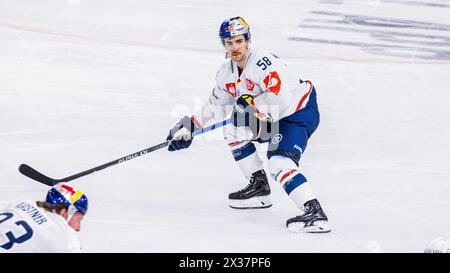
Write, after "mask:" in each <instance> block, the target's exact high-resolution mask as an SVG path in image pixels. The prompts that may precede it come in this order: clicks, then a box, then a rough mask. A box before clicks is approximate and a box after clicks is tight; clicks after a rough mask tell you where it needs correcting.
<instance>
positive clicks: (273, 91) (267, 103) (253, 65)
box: [197, 47, 312, 126]
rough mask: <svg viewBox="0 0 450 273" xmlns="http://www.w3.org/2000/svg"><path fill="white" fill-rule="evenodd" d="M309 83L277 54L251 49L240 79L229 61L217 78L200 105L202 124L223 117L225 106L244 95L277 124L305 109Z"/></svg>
mask: <svg viewBox="0 0 450 273" xmlns="http://www.w3.org/2000/svg"><path fill="white" fill-rule="evenodd" d="M311 90H312V84H311V83H310V82H309V81H306V82H303V81H301V80H300V79H299V77H298V75H295V74H291V72H290V71H289V69H288V68H287V66H286V64H285V63H284V62H283V61H282V60H281V59H280V58H278V57H277V56H276V55H274V54H271V53H268V52H266V51H264V50H257V49H254V48H252V47H250V48H249V51H248V53H247V56H246V62H245V64H244V69H243V71H242V73H241V75H240V76H239V73H238V67H237V64H236V63H235V62H234V61H232V60H228V61H227V62H225V63H224V64H223V65H222V66H221V67H220V69H219V71H218V72H217V75H216V86H215V87H214V88H213V90H212V92H211V94H210V96H209V98H208V100H207V102H206V103H205V104H204V105H203V109H202V114H201V115H198V116H197V118H200V117H201V123H202V125H203V126H206V125H209V123H211V121H213V120H215V119H219V117H218V116H217V113H220V114H221V117H220V118H223V117H224V114H225V115H226V113H225V112H229V111H227V110H224V109H228V108H226V106H230V105H233V104H234V103H235V101H236V99H237V98H239V97H240V96H242V95H244V94H248V95H251V96H253V97H254V104H255V105H254V106H255V107H256V108H257V110H258V111H259V112H261V113H262V114H264V115H266V116H267V117H268V119H269V120H271V121H278V120H280V119H282V118H284V117H287V116H289V115H291V114H293V113H295V112H297V111H299V110H301V109H303V108H304V107H305V105H306V104H307V103H308V100H309V95H310V94H311Z"/></svg>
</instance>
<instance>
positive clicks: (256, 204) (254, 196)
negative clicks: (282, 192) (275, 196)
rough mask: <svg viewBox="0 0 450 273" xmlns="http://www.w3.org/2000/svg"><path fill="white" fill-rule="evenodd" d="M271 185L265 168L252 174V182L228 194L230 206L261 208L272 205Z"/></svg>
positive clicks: (236, 207) (235, 207) (234, 207)
mask: <svg viewBox="0 0 450 273" xmlns="http://www.w3.org/2000/svg"><path fill="white" fill-rule="evenodd" d="M269 195H270V187H269V182H268V181H267V176H266V173H265V172H264V170H260V171H257V172H255V173H253V174H252V177H251V178H250V183H249V184H248V185H247V187H245V188H244V189H242V190H239V191H237V192H233V193H230V194H229V195H228V199H229V206H230V207H231V208H233V209H259V208H268V207H270V206H272V201H271V200H270V197H269Z"/></svg>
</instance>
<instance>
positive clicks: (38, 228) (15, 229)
mask: <svg viewBox="0 0 450 273" xmlns="http://www.w3.org/2000/svg"><path fill="white" fill-rule="evenodd" d="M80 250H81V245H80V241H79V239H78V236H77V234H76V231H75V230H73V229H72V228H71V227H70V226H69V225H68V224H67V221H66V220H65V219H64V218H63V217H62V216H60V215H57V214H56V213H52V212H47V211H45V210H44V209H42V208H39V207H38V206H37V205H36V202H32V201H28V200H25V201H17V202H11V203H10V204H9V205H8V206H7V207H6V208H5V209H3V210H1V211H0V252H27V253H42V252H46V253H47V252H79V251H80Z"/></svg>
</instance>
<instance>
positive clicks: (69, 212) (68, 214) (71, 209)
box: [67, 205, 78, 222]
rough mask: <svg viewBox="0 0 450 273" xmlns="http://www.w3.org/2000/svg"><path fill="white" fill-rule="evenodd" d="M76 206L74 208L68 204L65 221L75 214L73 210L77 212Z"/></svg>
mask: <svg viewBox="0 0 450 273" xmlns="http://www.w3.org/2000/svg"><path fill="white" fill-rule="evenodd" d="M77 211H78V210H77V208H75V206H74V205H70V206H69V208H68V209H67V222H69V221H70V219H72V217H73V215H74V214H75V212H77Z"/></svg>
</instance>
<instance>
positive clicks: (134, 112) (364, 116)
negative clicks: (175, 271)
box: [0, 0, 450, 252]
mask: <svg viewBox="0 0 450 273" xmlns="http://www.w3.org/2000/svg"><path fill="white" fill-rule="evenodd" d="M449 9H450V3H449V2H448V1H443V0H440V1H431V0H419V1H400V0H398V1H397V0H395V1H393V0H367V1H354V0H326V1H325V0H322V1H293V0H291V1H289V0H280V1H276V2H274V1H250V0H247V1H231V2H226V1H206V0H196V1H189V2H188V1H181V0H179V1H174V0H172V1H170V0H169V1H168V0H164V1H163V0H158V1H144V0H141V1H138V0H134V1H130V0H127V1H125V0H115V1H102V0H89V1H87V0H67V1H56V0H53V1H51V0H42V1H30V0H29V1H24V0H14V1H13V0H0V109H1V114H0V152H1V155H2V157H1V159H0V205H1V206H3V205H6V203H7V202H8V201H9V200H10V199H12V198H14V199H15V198H35V199H42V198H43V196H44V194H45V192H46V190H47V187H46V186H44V185H41V184H39V183H37V182H33V181H32V180H30V179H28V178H26V177H24V176H22V175H21V174H20V173H19V172H18V171H17V168H18V166H19V165H20V164H21V163H27V164H29V165H31V166H33V167H35V168H36V169H38V170H39V171H42V172H43V173H45V174H47V175H49V176H51V177H54V178H62V177H65V176H68V175H71V174H73V173H77V172H80V171H83V170H86V169H89V168H91V167H93V166H96V165H100V164H103V163H105V162H108V161H111V160H113V159H116V158H119V157H121V156H123V155H126V154H129V153H132V152H134V151H138V150H140V149H143V148H146V147H150V146H152V145H155V144H157V143H160V142H162V141H164V140H165V137H166V134H167V131H168V129H169V128H170V126H171V125H172V124H173V123H174V122H175V121H176V117H177V114H179V113H180V112H189V111H192V110H193V109H194V108H195V107H198V105H199V102H200V101H201V98H204V97H206V95H207V94H208V92H210V90H211V88H212V87H213V86H214V77H215V74H216V71H217V68H218V67H219V66H220V64H221V63H222V62H223V61H224V59H223V57H224V54H223V50H222V48H221V44H220V42H219V40H218V38H217V31H218V27H219V25H220V23H221V21H222V20H223V19H225V18H229V17H233V16H237V15H240V16H243V17H244V18H245V19H246V20H247V22H248V23H249V24H250V25H251V28H252V35H253V45H254V46H257V47H263V48H265V49H267V50H270V51H273V52H274V53H276V54H277V55H279V56H280V57H281V58H283V59H285V60H286V61H287V62H288V64H289V66H290V67H291V68H292V69H293V70H294V71H296V72H297V73H298V74H299V76H300V77H301V78H303V79H310V80H311V81H312V82H313V83H314V84H315V86H316V88H317V91H318V102H319V107H320V110H321V115H322V116H321V118H322V119H321V125H320V127H319V129H318V130H317V132H316V133H315V135H314V136H313V137H312V138H311V140H310V142H309V145H308V149H307V151H306V153H305V154H304V157H303V158H302V161H301V168H302V170H303V172H304V174H305V176H306V177H308V179H309V181H310V182H311V183H312V185H313V187H314V189H315V190H316V192H317V195H318V196H319V199H320V201H321V203H322V205H323V207H324V208H325V211H326V213H327V214H328V216H329V218H330V224H331V225H332V227H333V229H334V230H333V232H332V233H330V234H322V235H317V234H292V233H289V232H288V230H287V229H286V228H285V227H284V225H285V221H286V219H287V218H289V217H292V216H295V215H296V214H297V213H298V211H297V209H296V207H295V206H294V204H293V203H292V202H291V201H290V200H289V198H288V197H287V196H286V194H285V193H284V192H283V190H282V188H281V187H280V186H279V185H277V183H276V182H275V181H273V180H271V181H270V183H271V187H272V190H273V196H272V200H273V202H274V206H273V207H272V208H270V209H267V210H256V211H248V210H244V211H241V210H232V209H230V208H229V207H228V206H227V195H228V193H229V192H230V191H234V190H237V189H239V188H241V187H243V186H245V185H246V183H247V181H244V179H243V177H242V176H241V174H240V172H239V169H238V167H237V166H236V165H235V163H234V162H233V158H232V156H231V154H230V152H229V150H228V148H227V147H226V145H225V143H224V142H223V141H222V140H221V137H220V132H217V133H211V134H210V135H209V136H208V137H204V138H198V139H197V140H195V142H194V144H193V145H192V146H191V148H190V149H189V150H184V151H180V152H178V153H169V152H166V151H163V150H160V151H157V152H153V153H152V154H149V155H146V156H144V157H141V158H138V159H134V160H132V161H129V162H126V163H124V164H120V165H117V166H114V167H111V168H108V169H105V170H103V171H101V172H98V173H95V174H92V175H89V176H86V177H83V178H81V179H79V180H77V181H74V182H73V183H72V184H73V185H75V186H77V187H80V189H82V190H83V191H84V192H85V193H86V194H87V195H88V197H89V200H90V211H89V214H88V215H87V217H86V220H85V222H84V223H83V227H82V228H83V230H82V232H81V233H80V237H81V240H82V243H83V247H84V250H85V251H87V252H369V251H375V252H377V251H380V252H423V250H424V247H425V246H426V245H427V243H428V242H430V241H431V240H433V239H434V238H436V237H447V238H448V237H450V184H449V182H450V169H449V166H450V159H449V157H450V148H449V147H450V146H449V145H448V139H449V133H450V122H449V121H450V108H449V107H448V104H449V102H450V101H449V98H450V95H449V92H448V88H449V84H450V78H449V75H450V17H449V16H448V14H449ZM261 155H262V156H264V154H263V153H261Z"/></svg>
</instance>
